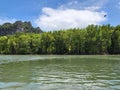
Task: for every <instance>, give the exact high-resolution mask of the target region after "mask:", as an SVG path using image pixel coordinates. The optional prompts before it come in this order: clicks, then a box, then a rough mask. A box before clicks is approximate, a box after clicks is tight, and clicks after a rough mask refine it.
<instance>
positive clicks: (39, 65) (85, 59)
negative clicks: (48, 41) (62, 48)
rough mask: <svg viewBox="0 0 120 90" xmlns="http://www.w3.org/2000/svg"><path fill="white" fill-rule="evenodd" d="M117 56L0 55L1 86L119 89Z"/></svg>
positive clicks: (44, 89) (32, 89) (57, 89)
mask: <svg viewBox="0 0 120 90" xmlns="http://www.w3.org/2000/svg"><path fill="white" fill-rule="evenodd" d="M119 59H120V56H102V57H101V56H37V55H36V56H29V55H28V56H0V63H1V64H0V89H2V90H106V89H108V90H114V89H120V60H119ZM6 62H7V63H6Z"/></svg>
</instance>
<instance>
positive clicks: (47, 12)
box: [36, 8, 106, 31]
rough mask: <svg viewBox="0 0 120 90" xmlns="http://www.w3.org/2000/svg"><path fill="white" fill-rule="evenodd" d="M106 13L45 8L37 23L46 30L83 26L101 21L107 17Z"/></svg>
mask: <svg viewBox="0 0 120 90" xmlns="http://www.w3.org/2000/svg"><path fill="white" fill-rule="evenodd" d="M105 14H106V13H105V12H96V11H90V10H75V9H65V10H61V9H52V8H43V14H42V15H40V17H39V18H38V19H37V20H36V24H37V25H38V26H39V27H41V28H42V29H43V30H46V31H49V30H59V29H68V28H78V27H79V28H83V27H86V26H87V25H89V24H99V23H101V22H102V21H104V20H105V19H106V18H105V17H104V15H105Z"/></svg>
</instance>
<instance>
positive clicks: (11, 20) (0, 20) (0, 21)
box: [0, 17, 16, 25]
mask: <svg viewBox="0 0 120 90" xmlns="http://www.w3.org/2000/svg"><path fill="white" fill-rule="evenodd" d="M15 21H16V19H12V18H3V17H0V25H1V24H4V23H7V22H9V23H13V22H15Z"/></svg>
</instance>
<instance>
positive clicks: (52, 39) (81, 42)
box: [0, 25, 120, 54]
mask: <svg viewBox="0 0 120 90" xmlns="http://www.w3.org/2000/svg"><path fill="white" fill-rule="evenodd" d="M0 53H1V54H120V25H118V26H116V27H113V26H110V25H102V26H98V25H89V26H88V27H87V28H84V29H69V30H60V31H53V32H44V33H41V34H35V33H16V34H14V35H11V36H1V37H0Z"/></svg>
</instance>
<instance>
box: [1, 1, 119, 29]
mask: <svg viewBox="0 0 120 90" xmlns="http://www.w3.org/2000/svg"><path fill="white" fill-rule="evenodd" d="M104 15H107V17H104ZM119 17H120V0H0V24H3V23H5V22H15V21H16V20H22V21H31V22H32V24H33V25H34V26H39V27H40V28H42V29H43V30H44V31H50V30H59V29H68V28H74V27H76V28H77V27H79V28H83V27H86V26H87V25H89V24H108V23H109V24H111V25H118V24H120V21H119Z"/></svg>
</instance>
